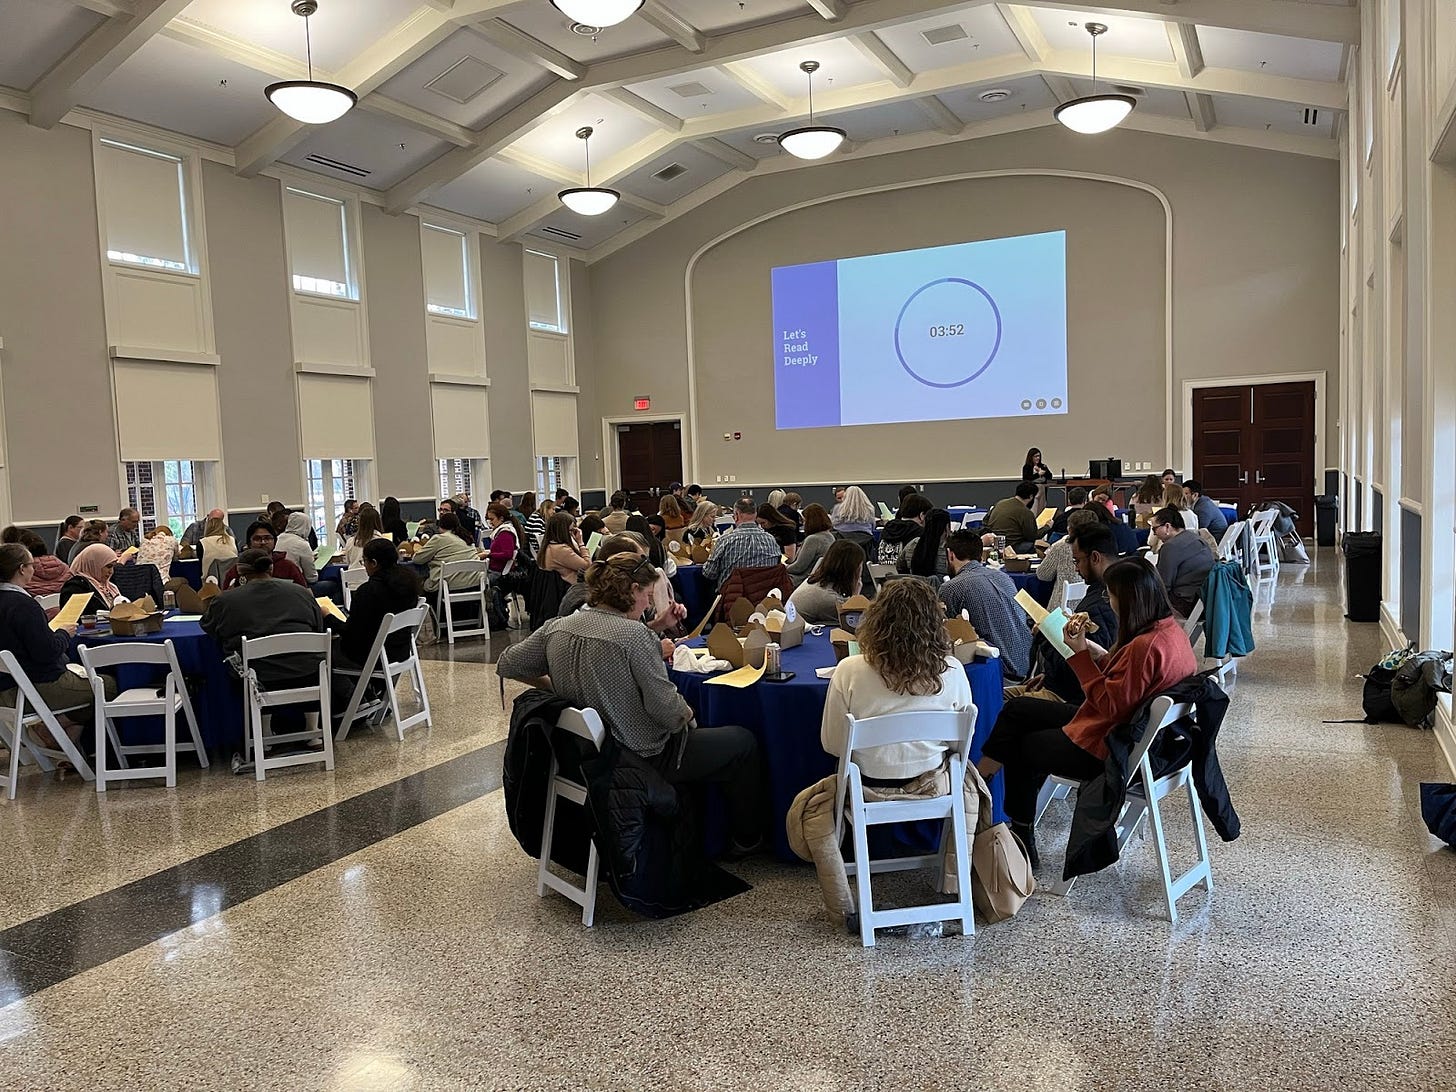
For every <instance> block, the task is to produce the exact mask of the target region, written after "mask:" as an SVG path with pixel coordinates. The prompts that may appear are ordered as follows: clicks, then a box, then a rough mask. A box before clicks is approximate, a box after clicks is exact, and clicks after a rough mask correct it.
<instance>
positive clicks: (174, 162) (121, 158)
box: [97, 141, 188, 267]
mask: <svg viewBox="0 0 1456 1092" xmlns="http://www.w3.org/2000/svg"><path fill="white" fill-rule="evenodd" d="M97 155H98V157H99V158H100V163H101V188H102V191H103V193H104V195H105V198H104V199H105V209H106V249H107V250H108V251H112V252H115V253H118V254H129V255H135V256H136V257H139V258H159V259H161V260H162V261H164V262H173V263H176V264H178V265H181V266H183V267H186V266H187V265H188V261H187V223H186V215H185V212H184V209H185V200H184V197H183V193H184V187H183V178H184V176H183V174H182V161H181V160H180V159H178V158H177V157H176V156H170V155H159V154H154V153H151V152H146V151H142V150H140V149H135V148H129V147H126V146H124V145H119V144H113V143H110V142H107V141H102V142H101V143H100V145H99V147H98V148H97Z"/></svg>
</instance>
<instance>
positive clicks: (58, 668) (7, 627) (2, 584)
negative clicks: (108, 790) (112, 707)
mask: <svg viewBox="0 0 1456 1092" xmlns="http://www.w3.org/2000/svg"><path fill="white" fill-rule="evenodd" d="M99 549H102V550H105V549H106V547H105V546H101V547H99ZM33 573H34V563H33V559H32V558H31V556H30V551H29V550H27V549H26V548H25V547H24V546H22V545H21V544H20V543H18V542H7V543H5V545H3V546H0V649H4V650H5V651H6V652H9V653H11V654H12V655H14V657H15V659H16V661H17V662H18V663H19V664H20V666H21V669H22V670H24V672H25V674H26V676H27V677H28V678H29V679H30V681H31V682H32V683H33V684H34V685H35V689H36V692H37V693H39V694H40V697H41V700H42V701H44V702H45V703H46V705H47V706H49V707H50V708H51V710H52V711H54V710H57V709H65V708H67V707H69V706H72V705H75V706H78V708H76V709H73V710H71V711H70V712H69V713H66V714H64V715H62V714H59V713H57V714H56V719H57V720H59V721H60V724H61V727H62V728H63V729H64V730H65V732H66V735H67V736H68V737H70V739H71V740H72V741H73V742H74V741H75V740H76V739H77V738H79V737H80V735H81V726H82V725H83V724H89V723H90V721H91V719H92V714H93V711H94V709H95V705H94V701H95V697H94V695H93V694H92V691H91V683H90V682H89V681H88V680H87V678H86V676H85V675H84V674H78V673H77V672H75V671H72V670H71V669H70V668H69V667H68V666H67V664H68V663H69V660H70V652H71V638H73V637H75V635H76V627H75V626H74V625H71V626H62V627H61V628H60V629H58V630H55V631H54V632H53V631H52V630H51V628H50V623H49V622H47V621H46V612H45V610H44V609H43V608H42V607H41V605H40V604H39V603H38V602H36V600H35V597H34V595H33V594H32V590H33V589H32V588H31V587H30V583H31V578H32V574H33ZM105 680H106V682H105V689H106V696H107V697H108V698H114V697H116V681H115V680H114V679H112V678H111V677H110V676H105ZM19 693H20V690H19V688H18V687H17V686H16V684H15V680H14V679H12V678H11V677H10V676H9V675H4V674H0V705H3V706H5V707H6V708H8V709H14V708H15V699H16V697H17V696H18V695H19ZM38 733H39V735H40V737H41V741H42V743H43V744H47V745H48V744H51V743H54V741H53V740H48V739H46V738H45V729H44V728H42V729H39V730H38Z"/></svg>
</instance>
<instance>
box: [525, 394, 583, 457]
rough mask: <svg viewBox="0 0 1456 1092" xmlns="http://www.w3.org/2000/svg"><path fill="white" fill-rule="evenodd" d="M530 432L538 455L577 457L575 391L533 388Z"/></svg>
mask: <svg viewBox="0 0 1456 1092" xmlns="http://www.w3.org/2000/svg"><path fill="white" fill-rule="evenodd" d="M531 432H532V435H533V437H534V440H535V449H536V454H537V455H562V456H567V455H569V456H571V457H573V458H575V456H576V451H577V446H576V395H574V394H558V393H556V392H555V391H532V392H531Z"/></svg>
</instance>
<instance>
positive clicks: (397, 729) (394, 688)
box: [384, 670, 404, 743]
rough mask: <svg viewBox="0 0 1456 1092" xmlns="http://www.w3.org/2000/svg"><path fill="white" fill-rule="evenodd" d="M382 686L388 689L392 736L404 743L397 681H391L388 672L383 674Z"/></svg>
mask: <svg viewBox="0 0 1456 1092" xmlns="http://www.w3.org/2000/svg"><path fill="white" fill-rule="evenodd" d="M384 685H385V686H386V687H388V688H389V715H390V716H392V717H393V718H394V734H395V735H396V736H398V737H399V741H400V742H401V743H403V742H404V717H403V716H402V715H400V711H399V680H398V679H391V678H390V677H389V672H388V671H387V670H386V671H385V672H384Z"/></svg>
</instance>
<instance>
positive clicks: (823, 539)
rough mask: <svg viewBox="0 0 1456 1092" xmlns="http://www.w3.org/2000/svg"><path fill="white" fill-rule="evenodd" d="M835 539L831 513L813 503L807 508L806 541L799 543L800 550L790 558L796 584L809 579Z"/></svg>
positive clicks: (805, 516) (792, 574) (791, 575)
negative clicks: (830, 519)
mask: <svg viewBox="0 0 1456 1092" xmlns="http://www.w3.org/2000/svg"><path fill="white" fill-rule="evenodd" d="M835 539H836V536H835V534H834V524H833V523H831V522H830V521H829V513H828V512H826V511H825V510H824V506H823V505H822V504H811V505H809V506H808V507H807V508H805V509H804V541H803V542H801V543H799V549H798V551H797V552H796V553H795V554H794V556H793V557H792V558H790V559H789V578H790V579H791V580H793V582H794V583H795V584H802V583H803V582H804V581H805V580H806V579H808V576H809V574H810V573H812V572H813V571H814V567H815V566H816V565H818V564H819V562H820V561H821V560H822V559H823V557H824V555H825V554H827V553H828V552H829V547H831V546H833V545H834V542H835Z"/></svg>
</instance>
